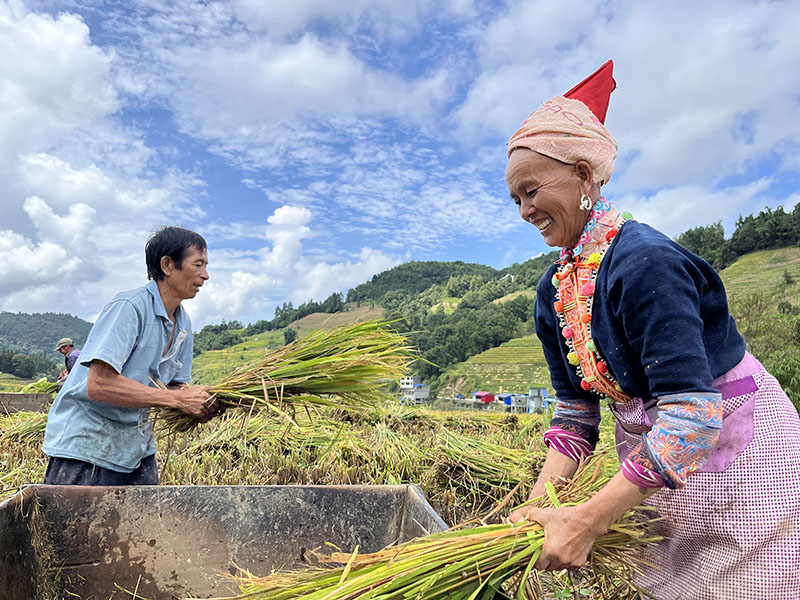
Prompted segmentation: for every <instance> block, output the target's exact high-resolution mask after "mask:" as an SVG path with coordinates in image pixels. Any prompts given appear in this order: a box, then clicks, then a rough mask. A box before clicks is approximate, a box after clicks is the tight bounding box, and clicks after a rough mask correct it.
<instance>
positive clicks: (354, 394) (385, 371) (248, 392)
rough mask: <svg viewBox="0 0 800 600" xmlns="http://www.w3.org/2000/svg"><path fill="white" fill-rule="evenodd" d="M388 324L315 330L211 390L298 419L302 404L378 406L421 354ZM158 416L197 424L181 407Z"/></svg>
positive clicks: (185, 426) (231, 401)
mask: <svg viewBox="0 0 800 600" xmlns="http://www.w3.org/2000/svg"><path fill="white" fill-rule="evenodd" d="M388 325H389V323H385V322H381V321H367V322H364V323H356V324H354V325H347V326H342V327H337V328H335V329H330V330H327V331H325V330H318V331H315V332H313V333H311V334H310V335H308V336H307V337H305V338H302V339H299V340H295V341H294V342H292V343H290V344H288V345H286V346H284V347H283V348H280V349H278V350H274V351H269V352H267V353H266V354H265V356H264V358H263V359H261V360H260V361H258V362H256V363H253V364H251V365H248V366H246V367H244V368H241V369H238V370H237V371H235V372H234V373H233V374H232V375H230V376H229V377H227V378H226V379H225V380H223V381H222V382H220V383H218V384H217V385H214V386H212V387H211V389H210V393H211V394H213V396H214V397H215V398H216V399H217V401H218V403H219V404H220V406H221V407H222V408H225V409H242V410H245V411H248V412H256V411H266V412H269V413H272V414H274V415H276V416H281V417H285V418H288V419H289V420H292V421H293V420H294V416H295V415H296V412H297V408H298V407H304V408H306V409H308V408H309V407H323V406H324V407H330V406H335V407H340V408H344V409H364V408H367V407H370V406H373V405H375V404H376V403H377V402H378V401H379V400H380V399H381V398H382V397H383V395H384V394H383V392H382V388H383V387H384V386H385V385H386V383H387V382H389V381H391V380H396V379H398V378H400V377H402V376H403V375H405V374H406V372H407V370H408V366H409V364H410V363H411V362H412V361H414V360H415V359H416V356H415V355H414V354H413V351H412V349H411V347H409V346H408V342H407V340H406V338H405V337H404V336H402V335H400V334H398V333H395V332H393V331H391V330H390V329H388ZM156 418H157V419H159V420H160V421H161V424H162V426H163V427H166V428H167V429H168V430H170V431H174V432H181V431H188V430H190V429H192V428H193V427H194V426H195V425H196V424H197V421H196V420H195V419H194V418H193V417H192V416H190V415H186V414H184V413H181V412H179V411H175V410H162V411H157V413H156Z"/></svg>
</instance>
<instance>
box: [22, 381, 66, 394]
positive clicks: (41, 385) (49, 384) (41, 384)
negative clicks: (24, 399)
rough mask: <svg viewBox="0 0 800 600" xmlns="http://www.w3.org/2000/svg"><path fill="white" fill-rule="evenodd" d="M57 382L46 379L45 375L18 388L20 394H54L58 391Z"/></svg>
mask: <svg viewBox="0 0 800 600" xmlns="http://www.w3.org/2000/svg"><path fill="white" fill-rule="evenodd" d="M59 389H60V388H59V387H58V383H57V382H55V381H47V377H42V378H41V379H39V380H38V381H34V382H33V383H29V384H28V385H26V386H25V387H24V388H22V389H21V390H20V393H22V394H50V395H51V396H55V395H56V394H57V393H58V390H59Z"/></svg>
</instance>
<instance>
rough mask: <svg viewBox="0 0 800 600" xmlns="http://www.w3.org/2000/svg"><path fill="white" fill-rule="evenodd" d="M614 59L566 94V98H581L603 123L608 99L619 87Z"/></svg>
mask: <svg viewBox="0 0 800 600" xmlns="http://www.w3.org/2000/svg"><path fill="white" fill-rule="evenodd" d="M613 71H614V61H613V60H609V61H608V62H606V64H604V65H603V66H602V67H600V68H599V69H597V71H595V72H594V73H592V74H591V75H589V76H588V77H587V78H586V79H584V80H583V81H581V82H580V83H579V84H578V85H576V86H575V87H574V88H572V89H571V90H570V91H568V92H567V93H566V94H564V97H565V98H571V99H573V100H580V101H581V102H583V103H584V104H585V105H586V106H587V107H588V108H589V110H590V111H592V112H593V113H594V116H595V117H597V118H598V119H599V120H600V122H601V123H603V124H605V122H606V112H607V111H608V101H609V99H610V97H611V92H613V91H614V89H615V88H616V87H617V82H616V81H614V76H613Z"/></svg>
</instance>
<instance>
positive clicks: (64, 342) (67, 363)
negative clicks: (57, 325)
mask: <svg viewBox="0 0 800 600" xmlns="http://www.w3.org/2000/svg"><path fill="white" fill-rule="evenodd" d="M55 351H56V352H60V353H61V354H63V355H64V367H65V368H64V370H63V371H61V373H59V375H58V383H64V381H66V379H67V376H69V374H70V373H71V372H72V367H74V366H75V363H76V362H77V360H78V357H79V356H80V355H81V351H80V350H78V349H77V348H76V347H75V342H73V341H72V338H68V337H66V338H61V339H60V340H58V342H56V347H55Z"/></svg>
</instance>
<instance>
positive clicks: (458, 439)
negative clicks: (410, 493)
mask: <svg viewBox="0 0 800 600" xmlns="http://www.w3.org/2000/svg"><path fill="white" fill-rule="evenodd" d="M537 441H538V440H537ZM434 453H435V454H434V456H433V463H432V467H431V469H430V470H429V471H428V472H427V473H426V474H425V479H424V487H425V488H426V489H428V490H429V497H430V499H431V502H432V503H433V504H434V505H436V506H437V507H441V508H440V512H441V514H442V516H443V517H444V518H445V519H447V520H448V521H450V522H451V523H453V522H458V521H457V515H458V514H459V513H460V512H461V511H462V510H463V507H464V506H467V507H470V508H471V510H472V512H473V514H482V513H485V512H487V511H489V510H490V509H491V508H492V507H493V506H495V505H496V504H498V503H500V502H504V504H506V505H508V504H510V505H512V506H513V505H514V504H518V503H519V502H522V501H523V500H524V499H525V495H526V493H527V491H528V490H529V489H530V488H531V486H532V485H533V483H534V481H535V479H536V475H537V474H538V473H539V470H540V469H541V466H542V464H543V463H544V459H545V458H546V456H547V452H546V448H545V447H544V445H543V444H541V443H539V444H538V447H536V448H532V449H523V448H508V447H506V446H501V445H499V444H496V443H493V442H491V441H488V440H487V439H486V437H485V436H481V437H470V436H467V435H460V434H457V433H454V432H452V431H449V430H447V429H444V428H443V429H441V430H440V432H439V436H438V443H437V446H436V448H435V450H434ZM442 508H443V509H444V510H442Z"/></svg>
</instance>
